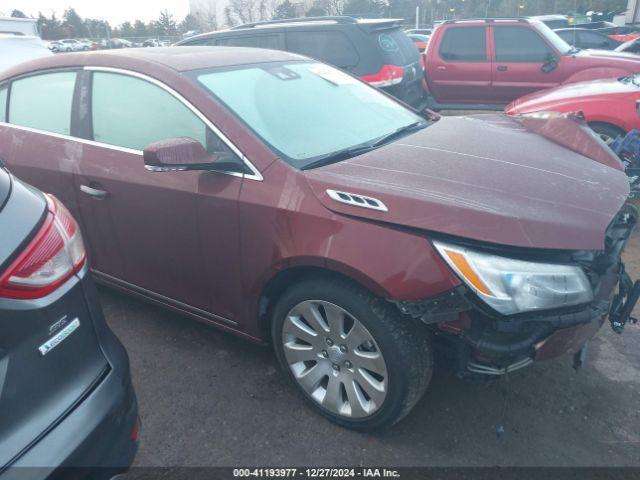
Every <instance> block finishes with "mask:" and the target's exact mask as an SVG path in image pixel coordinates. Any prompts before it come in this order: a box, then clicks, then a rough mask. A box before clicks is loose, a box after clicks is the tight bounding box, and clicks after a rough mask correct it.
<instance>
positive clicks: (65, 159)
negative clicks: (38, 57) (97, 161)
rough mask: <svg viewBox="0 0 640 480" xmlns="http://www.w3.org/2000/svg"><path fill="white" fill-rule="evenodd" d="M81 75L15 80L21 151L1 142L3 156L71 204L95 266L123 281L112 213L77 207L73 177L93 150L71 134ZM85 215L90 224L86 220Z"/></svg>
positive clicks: (13, 117) (13, 105) (13, 106)
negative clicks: (86, 152) (112, 230)
mask: <svg viewBox="0 0 640 480" xmlns="http://www.w3.org/2000/svg"><path fill="white" fill-rule="evenodd" d="M82 74H83V73H82V72H81V71H76V70H68V71H52V72H46V73H39V74H35V75H32V76H28V77H24V78H19V79H17V80H14V81H13V82H11V87H10V90H11V91H10V101H9V108H8V117H9V118H8V120H7V121H8V122H9V124H10V125H11V128H10V130H9V131H7V135H9V134H10V135H11V139H12V143H13V144H17V145H19V148H13V149H12V152H11V154H9V152H8V145H9V143H8V141H7V142H0V157H2V156H6V158H5V160H6V161H7V164H8V165H9V167H10V168H11V171H12V172H13V173H14V174H16V175H17V176H18V177H19V178H21V179H22V180H25V181H26V182H28V183H30V184H32V185H34V186H36V187H38V188H39V189H41V190H43V191H45V192H47V193H52V194H54V195H55V196H56V197H58V198H59V199H60V200H61V201H62V203H64V204H65V205H66V206H67V208H68V209H69V210H70V211H71V213H72V214H73V215H74V217H75V218H77V219H78V220H79V221H80V223H81V227H82V233H83V235H84V238H85V241H86V242H87V243H88V247H89V249H88V250H89V257H90V259H91V263H92V265H100V266H101V267H104V268H105V271H106V272H108V273H109V274H110V275H113V276H116V277H119V276H121V275H122V273H123V271H124V270H123V268H124V264H123V261H122V256H121V254H120V249H119V246H118V245H117V244H115V243H113V242H112V241H110V240H109V238H110V235H109V229H110V224H111V217H110V212H109V211H108V210H107V209H104V208H93V209H92V210H91V212H90V214H89V212H87V211H86V208H85V209H84V210H85V211H84V212H82V213H83V215H81V211H80V206H79V205H78V203H77V196H76V192H75V189H76V183H75V180H74V175H75V174H76V173H77V172H78V170H79V167H80V165H81V163H82V158H83V152H84V150H83V149H85V148H88V146H86V145H83V144H82V143H80V142H79V139H78V138H75V137H72V135H71V134H72V133H76V132H72V130H74V128H73V127H72V120H73V118H74V115H73V112H74V108H73V107H74V105H73V102H74V98H75V97H77V96H78V95H75V93H76V89H77V88H80V83H79V82H78V81H77V79H78V77H79V76H80V75H82ZM77 110H78V109H77V108H75V111H77ZM75 127H76V128H75V129H77V127H78V125H76V126H75ZM1 137H2V135H1V128H0V139H1ZM8 139H9V137H7V140H8ZM5 148H6V149H7V152H6V155H5V153H4V149H5ZM83 217H84V218H86V219H88V220H89V221H82V219H83Z"/></svg>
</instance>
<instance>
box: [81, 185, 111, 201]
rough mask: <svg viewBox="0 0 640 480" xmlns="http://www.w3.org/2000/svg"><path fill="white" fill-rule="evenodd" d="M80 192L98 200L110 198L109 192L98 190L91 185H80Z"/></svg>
mask: <svg viewBox="0 0 640 480" xmlns="http://www.w3.org/2000/svg"><path fill="white" fill-rule="evenodd" d="M80 191H81V192H82V193H86V194H87V195H91V196H92V197H96V198H107V197H108V196H109V192H107V191H105V190H98V189H97V188H93V187H90V186H89V185H80Z"/></svg>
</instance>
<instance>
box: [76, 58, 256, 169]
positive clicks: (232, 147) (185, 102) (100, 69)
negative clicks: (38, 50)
mask: <svg viewBox="0 0 640 480" xmlns="http://www.w3.org/2000/svg"><path fill="white" fill-rule="evenodd" d="M83 69H84V70H88V71H92V72H107V73H116V74H120V75H127V76H130V77H135V78H139V79H141V80H145V81H147V82H149V83H151V84H153V85H155V86H157V87H159V88H161V89H163V90H164V91H166V92H167V93H169V94H170V95H172V96H173V97H174V98H175V99H176V100H178V101H179V102H181V103H182V104H183V105H184V106H185V107H187V108H188V109H189V110H191V111H192V112H193V113H194V115H196V116H197V117H198V118H199V119H200V120H201V121H202V122H203V123H204V124H205V125H206V126H207V127H209V128H210V129H211V131H212V132H213V133H215V134H216V135H217V136H218V137H220V139H221V140H222V141H223V142H224V143H225V145H227V147H229V149H230V150H231V151H232V152H233V153H235V154H236V155H237V156H238V158H240V160H241V161H242V163H244V164H245V166H246V167H247V168H248V169H249V170H251V172H252V173H238V172H220V173H224V174H228V175H234V176H236V177H243V178H248V179H251V180H257V181H259V182H260V181H262V180H263V177H262V175H261V174H260V172H259V171H258V169H257V168H256V167H255V166H254V165H253V164H252V163H251V162H250V161H249V159H248V158H247V157H246V156H245V155H244V153H242V152H241V151H240V149H239V148H238V147H236V145H235V144H234V143H233V142H232V141H231V140H229V139H228V138H227V136H226V135H225V134H224V133H222V132H221V131H220V130H219V129H218V128H217V127H216V126H215V125H214V124H213V123H211V121H209V119H208V118H207V117H206V116H204V115H203V114H202V112H200V110H198V109H197V108H196V107H194V106H193V105H192V104H191V103H190V102H189V101H188V100H187V99H186V98H184V97H183V96H182V95H180V94H179V93H178V92H176V91H175V90H174V89H172V88H171V87H169V86H168V85H166V84H164V83H162V82H161V81H159V80H157V79H155V78H153V77H149V76H148V75H145V74H143V73H138V72H134V71H132V70H126V69H122V68H113V67H95V66H85V67H83ZM97 143H99V144H100V145H107V146H111V147H115V148H116V149H121V148H124V147H117V146H115V145H110V144H105V143H101V142H97ZM127 150H131V149H127ZM137 151H139V150H137ZM140 154H142V152H140Z"/></svg>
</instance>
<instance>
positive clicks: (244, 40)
mask: <svg viewBox="0 0 640 480" xmlns="http://www.w3.org/2000/svg"><path fill="white" fill-rule="evenodd" d="M216 45H220V46H229V47H252V48H269V49H271V50H282V49H283V48H284V45H283V41H282V35H281V34H274V35H238V36H237V37H223V38H219V39H217V40H216Z"/></svg>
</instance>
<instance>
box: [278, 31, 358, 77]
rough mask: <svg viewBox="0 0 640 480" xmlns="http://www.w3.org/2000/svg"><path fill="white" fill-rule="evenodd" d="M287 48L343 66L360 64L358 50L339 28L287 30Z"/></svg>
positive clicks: (290, 50)
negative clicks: (301, 30)
mask: <svg viewBox="0 0 640 480" xmlns="http://www.w3.org/2000/svg"><path fill="white" fill-rule="evenodd" d="M287 50H288V51H289V52H294V53H299V54H300V55H305V56H307V57H311V58H315V59H318V60H321V61H323V62H326V63H329V64H331V65H335V66H337V67H341V68H348V67H353V66H355V65H357V64H358V60H359V57H358V52H357V51H356V49H355V47H354V46H353V43H351V40H349V37H347V36H346V35H345V34H344V33H342V32H339V31H337V30H324V31H304V32H287Z"/></svg>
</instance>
